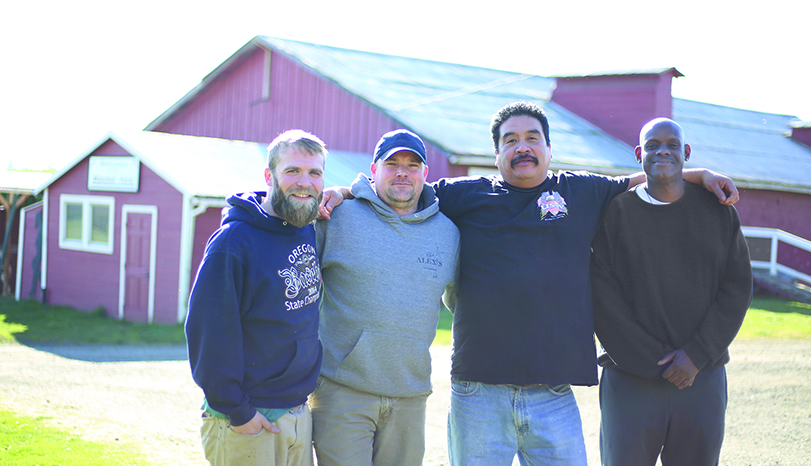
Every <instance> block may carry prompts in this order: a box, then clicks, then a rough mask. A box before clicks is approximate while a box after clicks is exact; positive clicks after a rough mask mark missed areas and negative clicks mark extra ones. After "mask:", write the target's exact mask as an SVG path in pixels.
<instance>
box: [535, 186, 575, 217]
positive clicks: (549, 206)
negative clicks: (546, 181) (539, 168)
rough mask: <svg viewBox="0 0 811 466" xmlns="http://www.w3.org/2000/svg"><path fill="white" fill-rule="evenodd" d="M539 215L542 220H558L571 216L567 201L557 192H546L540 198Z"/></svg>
mask: <svg viewBox="0 0 811 466" xmlns="http://www.w3.org/2000/svg"><path fill="white" fill-rule="evenodd" d="M538 213H540V214H541V220H544V221H546V220H557V219H559V218H563V217H565V216H567V215H568V214H569V211H568V209H566V200H565V199H563V196H561V195H560V194H559V193H558V192H556V191H546V192H545V193H542V194H541V197H539V198H538Z"/></svg>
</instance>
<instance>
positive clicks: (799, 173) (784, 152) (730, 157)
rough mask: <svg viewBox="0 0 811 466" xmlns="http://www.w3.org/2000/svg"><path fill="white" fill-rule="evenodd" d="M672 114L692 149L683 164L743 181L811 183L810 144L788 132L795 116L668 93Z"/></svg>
mask: <svg viewBox="0 0 811 466" xmlns="http://www.w3.org/2000/svg"><path fill="white" fill-rule="evenodd" d="M673 119H674V120H676V121H677V122H679V124H680V125H681V126H682V128H684V132H685V139H686V141H687V143H688V144H690V146H691V147H692V149H693V155H692V156H691V157H690V162H688V166H697V167H704V168H709V169H711V170H716V171H719V172H721V173H724V174H726V175H728V176H730V177H731V178H733V179H735V180H736V181H740V184H741V186H745V187H753V188H766V189H778V190H788V191H802V192H808V191H809V188H811V148H809V147H808V146H805V145H804V144H801V143H799V142H797V141H794V140H792V139H791V138H790V137H789V134H790V129H789V126H790V124H791V123H792V122H796V121H797V118H796V117H793V116H790V115H778V114H774V113H763V112H756V111H751V110H741V109H737V108H732V107H723V106H720V105H713V104H707V103H703V102H694V101H691V100H685V99H673Z"/></svg>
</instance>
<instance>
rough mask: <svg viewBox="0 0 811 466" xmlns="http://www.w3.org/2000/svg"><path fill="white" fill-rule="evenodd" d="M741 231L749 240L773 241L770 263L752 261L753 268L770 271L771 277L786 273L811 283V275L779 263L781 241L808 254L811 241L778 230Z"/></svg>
mask: <svg viewBox="0 0 811 466" xmlns="http://www.w3.org/2000/svg"><path fill="white" fill-rule="evenodd" d="M741 230H743V235H744V236H746V237H749V238H767V239H771V240H772V245H771V249H770V251H769V252H770V255H769V261H768V262H766V261H752V268H755V269H768V270H769V274H770V275H777V272H780V273H784V274H786V275H788V276H790V277H793V278H795V279H798V280H802V281H804V282H806V283H811V275H806V274H804V273H802V272H800V271H797V270H794V269H792V268H791V267H787V266H785V265H783V264H778V263H777V245H778V243H779V242H780V241H782V242H784V243H786V244H790V245H792V246H794V247H797V248H800V249H803V250H805V251H808V252H811V241H808V240H807V239H803V238H800V237H799V236H796V235H792V234H791V233H788V232H785V231H783V230H779V229H777V228H763V227H741Z"/></svg>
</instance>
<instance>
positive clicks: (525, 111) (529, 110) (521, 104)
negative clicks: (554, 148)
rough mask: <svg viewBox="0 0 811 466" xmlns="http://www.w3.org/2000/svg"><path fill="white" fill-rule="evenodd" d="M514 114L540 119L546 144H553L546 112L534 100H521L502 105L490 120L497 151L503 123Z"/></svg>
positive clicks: (494, 145)
mask: <svg viewBox="0 0 811 466" xmlns="http://www.w3.org/2000/svg"><path fill="white" fill-rule="evenodd" d="M514 116H529V117H532V118H535V119H536V120H538V121H539V122H540V123H541V128H542V129H543V135H544V137H545V138H546V145H547V146H549V145H551V144H552V142H551V141H550V140H549V120H547V118H546V112H544V111H543V109H542V108H541V107H539V106H537V105H535V104H533V103H532V102H525V101H523V100H519V101H518V102H513V103H511V104H507V105H505V106H504V107H502V108H501V109H500V110H499V111H497V112H496V113H495V114H494V115H493V119H492V120H490V133H491V134H492V135H493V147H495V149H496V152H498V140H499V138H500V137H501V135H500V134H499V133H500V132H501V125H502V124H504V122H505V121H507V120H509V119H510V118H512V117H514Z"/></svg>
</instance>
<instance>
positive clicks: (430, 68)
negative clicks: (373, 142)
mask: <svg viewBox="0 0 811 466" xmlns="http://www.w3.org/2000/svg"><path fill="white" fill-rule="evenodd" d="M253 43H254V44H257V45H259V46H263V47H266V48H270V49H275V50H278V51H280V52H282V53H284V54H286V55H288V56H289V57H291V58H293V59H294V60H297V61H298V62H299V63H301V64H302V65H304V66H306V67H309V68H311V69H312V70H313V71H315V72H316V73H318V74H320V75H322V76H324V77H326V78H328V79H330V80H332V81H334V82H335V83H336V84H337V85H339V86H341V87H343V88H344V89H346V90H347V91H349V92H351V93H353V94H355V95H357V96H358V97H360V98H362V99H365V100H366V101H368V102H370V103H372V104H373V105H375V106H377V107H378V108H379V109H380V110H381V111H382V112H384V113H386V114H387V115H389V116H390V117H392V118H393V119H395V120H397V121H400V122H402V123H403V125H404V126H406V127H408V128H410V129H412V130H413V131H414V132H416V133H418V134H419V135H420V136H421V137H422V138H423V139H426V140H428V141H430V142H432V143H433V144H435V145H436V146H439V147H441V148H443V149H445V150H446V151H447V152H449V153H450V154H452V155H451V162H452V163H460V164H471V165H476V164H478V165H492V164H493V162H494V158H495V156H494V152H493V142H492V139H491V137H490V118H491V117H492V115H493V113H494V112H495V111H496V110H498V109H499V108H501V107H503V106H504V105H506V104H508V103H511V102H515V101H517V100H527V101H531V102H535V103H537V104H538V105H541V106H542V107H543V108H544V109H545V110H546V112H547V115H548V117H549V120H550V136H549V139H550V140H551V142H552V147H553V152H554V154H555V157H554V159H553V162H554V165H553V166H556V167H558V168H562V167H565V168H590V167H614V168H616V166H624V165H626V164H625V162H624V160H625V159H626V158H627V159H628V160H629V162H628V163H630V164H632V163H633V154H631V153H630V152H629V151H630V149H629V147H628V146H627V145H625V144H623V143H622V142H620V141H618V140H616V139H614V138H612V137H611V136H608V135H607V134H606V133H605V132H603V131H602V130H600V129H599V128H597V127H595V126H593V125H591V124H590V123H588V122H587V121H585V120H584V119H582V118H580V117H578V116H576V115H574V114H572V113H571V112H569V111H568V110H566V109H565V108H563V107H561V106H560V105H558V104H556V103H554V102H551V101H550V99H551V97H552V92H553V91H554V89H555V80H554V79H552V78H545V77H541V76H534V75H526V74H520V73H513V72H509V71H500V70H493V69H488V68H479V67H474V66H467V65H458V64H453V63H442V62H436V61H430V60H421V59H416V58H406V57H399V56H394V55H383V54H377V53H371V52H361V51H357V50H348V49H341V48H337V47H330V46H325V45H317V44H311V43H306V42H298V41H291V40H286V39H278V38H274V37H268V36H257V37H256V38H255V39H254V40H253ZM628 154H631V155H628ZM631 168H633V166H632V165H631ZM624 171H627V170H624Z"/></svg>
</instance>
